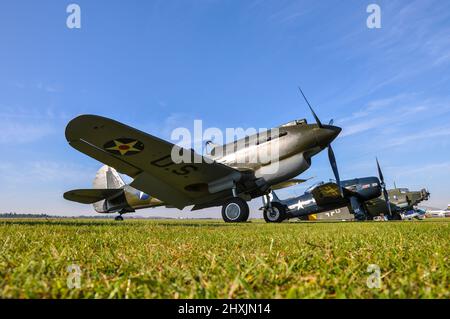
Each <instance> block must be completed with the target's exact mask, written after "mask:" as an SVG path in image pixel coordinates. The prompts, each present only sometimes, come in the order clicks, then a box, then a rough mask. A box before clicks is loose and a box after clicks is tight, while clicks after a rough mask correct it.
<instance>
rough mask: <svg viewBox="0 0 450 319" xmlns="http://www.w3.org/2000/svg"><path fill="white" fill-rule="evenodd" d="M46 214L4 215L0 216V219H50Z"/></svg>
mask: <svg viewBox="0 0 450 319" xmlns="http://www.w3.org/2000/svg"><path fill="white" fill-rule="evenodd" d="M50 217H51V216H49V215H47V214H17V213H5V214H0V218H50Z"/></svg>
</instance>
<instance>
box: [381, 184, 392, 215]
mask: <svg viewBox="0 0 450 319" xmlns="http://www.w3.org/2000/svg"><path fill="white" fill-rule="evenodd" d="M383 195H384V200H385V202H386V205H387V208H388V211H389V216H392V211H391V202H390V201H389V195H388V192H387V191H386V187H383Z"/></svg>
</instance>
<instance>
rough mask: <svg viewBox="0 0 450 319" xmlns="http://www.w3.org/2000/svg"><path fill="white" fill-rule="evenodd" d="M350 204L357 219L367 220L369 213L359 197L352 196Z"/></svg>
mask: <svg viewBox="0 0 450 319" xmlns="http://www.w3.org/2000/svg"><path fill="white" fill-rule="evenodd" d="M350 205H351V207H352V210H353V214H354V215H355V219H356V220H357V221H364V220H367V214H366V211H365V209H364V206H363V205H362V204H361V203H360V202H359V201H358V199H357V198H356V197H354V196H352V197H350Z"/></svg>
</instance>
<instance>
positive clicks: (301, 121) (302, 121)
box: [281, 119, 308, 127]
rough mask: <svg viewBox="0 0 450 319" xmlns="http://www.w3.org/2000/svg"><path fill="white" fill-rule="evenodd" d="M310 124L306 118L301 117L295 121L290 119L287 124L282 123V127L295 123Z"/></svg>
mask: <svg viewBox="0 0 450 319" xmlns="http://www.w3.org/2000/svg"><path fill="white" fill-rule="evenodd" d="M305 124H308V122H306V119H300V120H294V121H290V122H288V123H286V124H283V125H281V127H287V126H295V125H305Z"/></svg>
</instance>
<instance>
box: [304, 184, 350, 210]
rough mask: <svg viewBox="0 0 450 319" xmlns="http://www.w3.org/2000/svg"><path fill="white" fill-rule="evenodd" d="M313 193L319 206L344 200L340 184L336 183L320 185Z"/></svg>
mask: <svg viewBox="0 0 450 319" xmlns="http://www.w3.org/2000/svg"><path fill="white" fill-rule="evenodd" d="M311 194H312V195H313V197H314V199H315V201H316V203H317V205H319V206H326V205H330V204H337V203H341V202H342V201H343V200H344V199H343V198H342V196H341V192H340V190H339V186H338V185H337V184H335V183H326V184H322V185H319V186H317V187H315V188H314V189H313V190H312V191H311Z"/></svg>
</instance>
